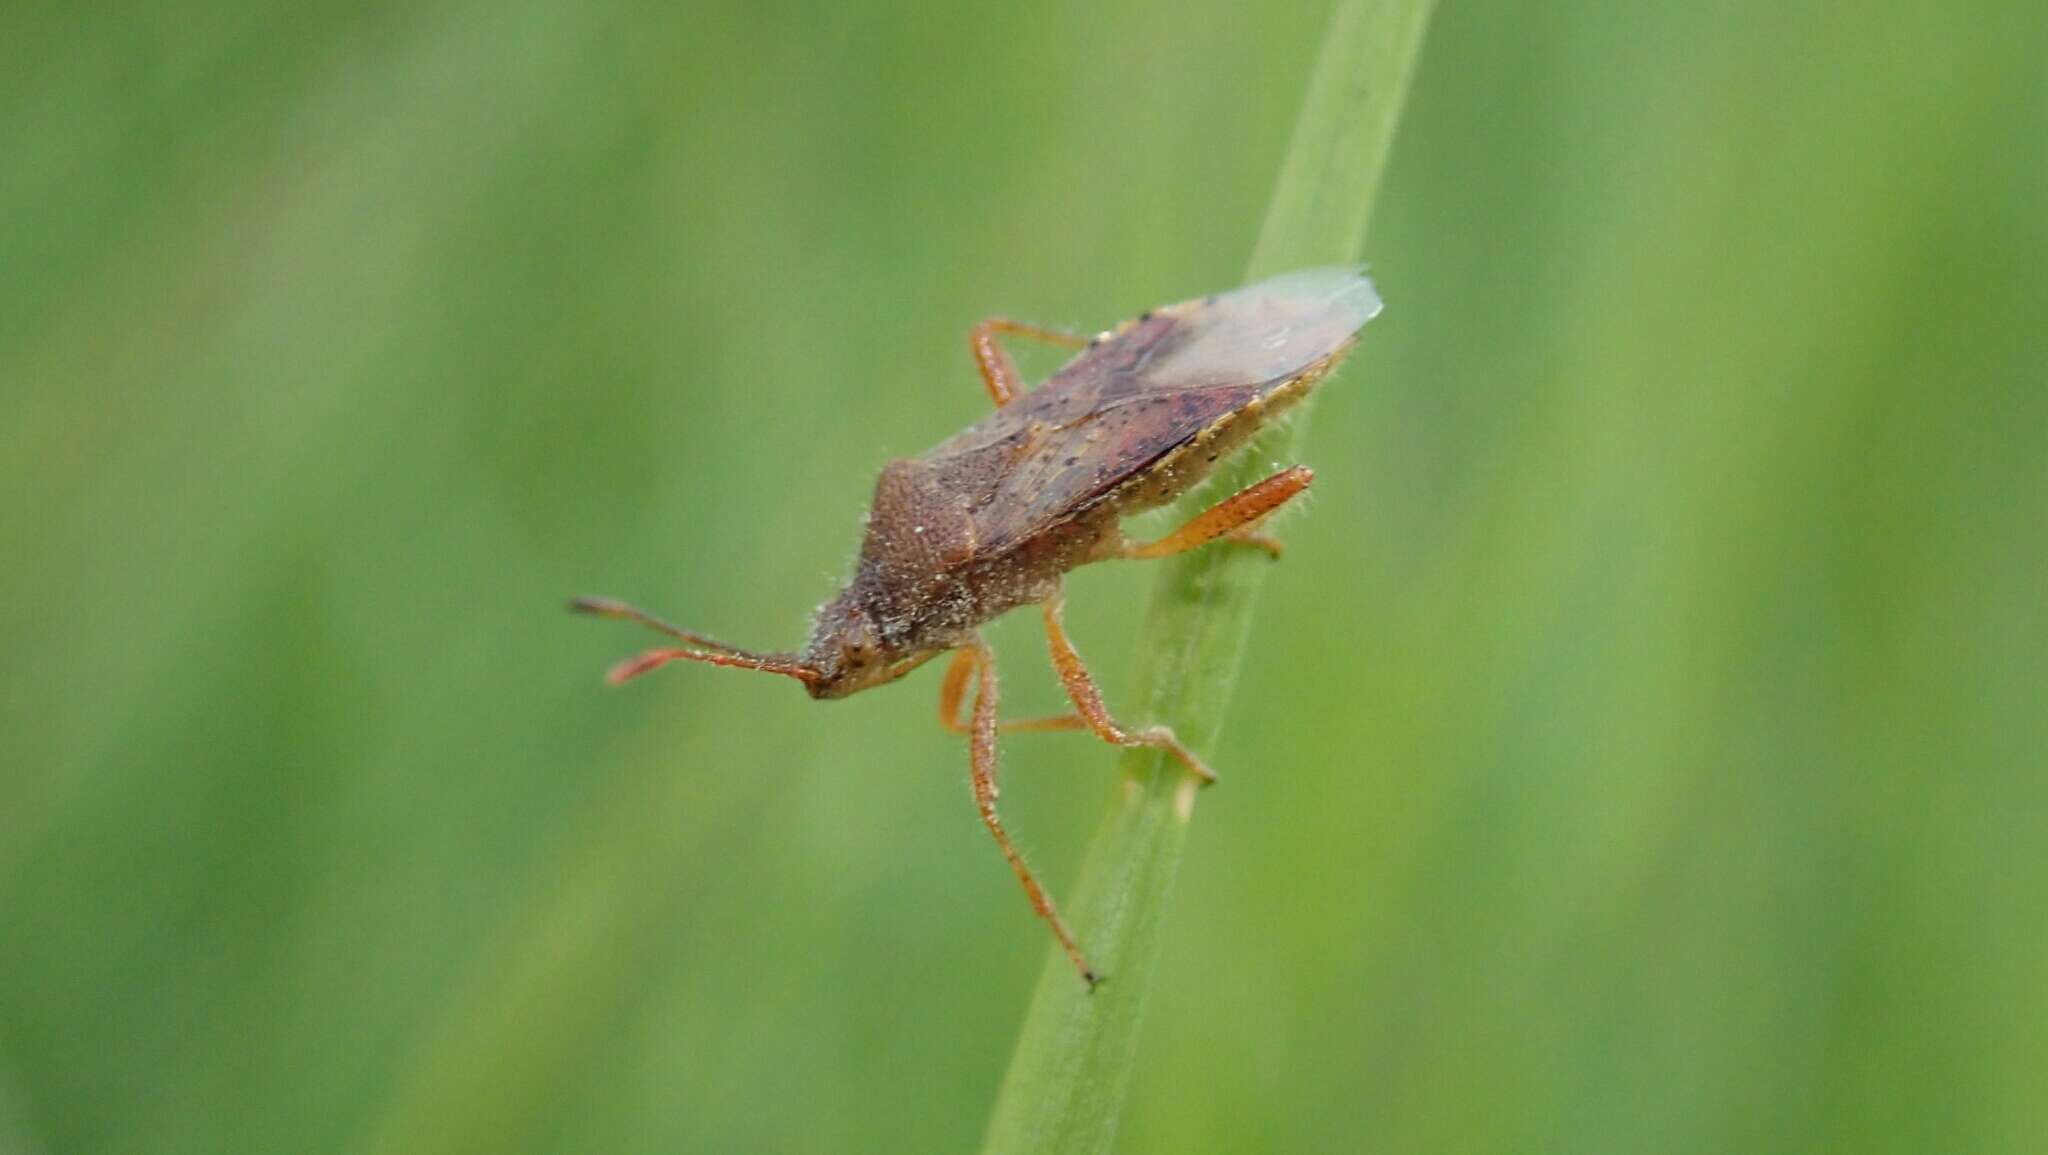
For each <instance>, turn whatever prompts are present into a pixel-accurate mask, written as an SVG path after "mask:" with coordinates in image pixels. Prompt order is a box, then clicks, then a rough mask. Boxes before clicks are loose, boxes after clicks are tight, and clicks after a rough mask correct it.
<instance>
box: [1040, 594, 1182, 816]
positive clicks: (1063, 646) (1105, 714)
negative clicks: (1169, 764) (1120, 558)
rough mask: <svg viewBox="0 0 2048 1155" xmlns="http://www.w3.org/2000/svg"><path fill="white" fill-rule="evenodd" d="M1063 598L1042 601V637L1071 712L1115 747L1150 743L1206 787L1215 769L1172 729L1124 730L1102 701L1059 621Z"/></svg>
mask: <svg viewBox="0 0 2048 1155" xmlns="http://www.w3.org/2000/svg"><path fill="white" fill-rule="evenodd" d="M1065 601H1066V597H1065V595H1064V594H1062V593H1059V592H1058V591H1055V592H1054V593H1053V595H1052V597H1050V598H1048V599H1046V603H1045V636H1046V639H1047V640H1048V641H1049V642H1050V643H1051V644H1052V664H1053V669H1055V670H1057V671H1059V675H1060V684H1061V685H1063V686H1065V687H1066V688H1067V697H1068V698H1070V699H1072V700H1073V703H1074V711H1075V713H1074V715H1071V716H1073V717H1078V718H1079V719H1080V721H1081V722H1082V723H1083V724H1084V725H1086V726H1087V727H1088V728H1089V729H1090V730H1093V731H1094V732H1095V736H1096V737H1098V738H1100V739H1102V740H1103V741H1105V742H1108V743H1110V744H1112V745H1116V746H1153V747H1157V748H1158V749H1161V750H1164V751H1166V752H1167V753H1169V754H1171V755H1173V756H1174V758H1176V759H1178V760H1179V762H1180V764H1181V765H1183V766H1185V767H1187V768H1188V772H1189V773H1191V774H1193V775H1194V776H1195V777H1197V778H1200V779H1201V780H1202V785H1204V786H1208V785H1211V784H1213V783H1214V782H1215V781H1216V772H1215V771H1214V770H1211V769H1209V767H1208V766H1207V765H1206V764H1204V763H1203V761H1202V760H1201V759H1200V758H1197V757H1195V755H1194V753H1193V752H1192V751H1190V750H1189V749H1188V748H1187V747H1186V746H1183V745H1181V743H1180V739H1178V738H1176V737H1174V736H1173V731H1172V730H1169V729H1167V728H1166V727H1164V726H1147V727H1145V728H1144V729H1142V730H1126V729H1125V728H1124V727H1123V726H1122V725H1120V724H1119V723H1118V722H1117V720H1116V719H1115V718H1112V717H1110V716H1109V710H1108V709H1107V708H1106V707H1104V706H1103V704H1102V691H1101V690H1098V689H1096V687H1095V679H1094V678H1092V677H1090V676H1089V674H1088V667H1087V666H1084V665H1082V664H1081V655H1080V653H1079V652H1078V651H1076V650H1075V649H1074V643H1073V642H1071V641H1069V640H1067V628H1066V626H1065V624H1064V623H1062V622H1061V620H1060V612H1061V610H1062V609H1063V608H1064V604H1065Z"/></svg>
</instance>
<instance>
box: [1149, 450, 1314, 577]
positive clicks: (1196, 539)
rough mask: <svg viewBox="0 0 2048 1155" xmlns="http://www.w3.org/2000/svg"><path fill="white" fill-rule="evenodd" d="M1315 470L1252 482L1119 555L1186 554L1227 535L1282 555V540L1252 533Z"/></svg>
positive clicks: (1297, 469) (1299, 468)
mask: <svg viewBox="0 0 2048 1155" xmlns="http://www.w3.org/2000/svg"><path fill="white" fill-rule="evenodd" d="M1315 476H1316V475H1315V472H1314V471H1313V470H1311V469H1309V468H1308V467H1307V466H1305V465H1297V466H1294V467H1293V468H1291V469H1283V470H1281V471H1280V472H1278V473H1276V474H1274V475H1273V476H1271V477H1268V478H1267V479H1265V480H1264V481H1261V482H1258V483H1256V484H1254V485H1248V486H1246V487H1244V488H1243V489H1240V490H1238V491H1237V492H1236V493H1233V494H1231V495H1230V496H1229V497H1226V498H1224V499H1223V500H1222V501H1219V502H1217V503H1216V504H1215V505H1212V506H1210V507H1209V508H1208V509H1206V510H1203V511H1202V512H1201V513H1198V514H1196V515H1195V516H1194V517H1192V518H1190V519H1188V523H1187V524H1186V525H1183V526H1181V527H1180V528H1179V529H1176V530H1174V531H1173V532H1172V533H1169V534H1167V535H1166V536H1165V537H1162V538H1159V539H1157V540H1154V541H1134V542H1129V543H1126V544H1125V545H1124V547H1123V549H1122V551H1121V552H1120V553H1119V554H1117V555H1116V556H1120V557H1128V558H1138V559H1151V558H1160V557H1169V556H1171V555H1173V554H1177V553H1186V552H1187V551H1188V550H1191V549H1195V548H1198V547H1200V546H1204V545H1207V544H1209V543H1210V542H1212V541H1215V540H1216V539H1218V538H1223V539H1225V540H1228V541H1236V542H1241V543H1243V544H1245V545H1253V546H1257V547H1259V548H1260V549H1263V550H1265V551H1266V552H1267V553H1270V554H1272V555H1273V556H1274V557H1279V556H1280V550H1281V546H1280V543H1279V542H1278V541H1275V540H1274V539H1272V538H1270V537H1266V536H1265V535H1263V534H1257V533H1253V532H1252V528H1253V527H1254V526H1256V525H1257V524H1258V523H1259V522H1260V521H1261V520H1263V519H1265V518H1266V517H1268V516H1271V514H1272V513H1273V511H1274V510H1277V509H1279V508H1280V507H1281V506H1282V505H1284V504H1286V503H1287V501H1288V500H1289V499H1290V498H1292V497H1294V495H1296V494H1298V493H1300V492H1302V491H1303V490H1305V489H1307V488H1308V485H1309V482H1311V481H1314V480H1315Z"/></svg>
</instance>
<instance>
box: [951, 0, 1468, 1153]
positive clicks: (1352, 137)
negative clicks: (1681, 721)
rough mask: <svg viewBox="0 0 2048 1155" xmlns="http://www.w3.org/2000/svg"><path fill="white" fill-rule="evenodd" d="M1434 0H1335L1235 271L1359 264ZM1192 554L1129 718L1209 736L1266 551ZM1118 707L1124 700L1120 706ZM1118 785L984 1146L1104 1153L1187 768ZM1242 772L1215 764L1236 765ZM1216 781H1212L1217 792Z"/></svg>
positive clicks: (1143, 661)
mask: <svg viewBox="0 0 2048 1155" xmlns="http://www.w3.org/2000/svg"><path fill="white" fill-rule="evenodd" d="M1431 4H1432V0H1341V2H1340V3H1339V4H1338V5H1337V7H1336V9H1335V11H1334V12H1333V13H1332V14H1331V18H1330V26H1329V31H1328V34H1327V36H1326V37H1325V39H1324V42H1323V48H1322V53H1321V56H1320V58H1319V59H1318V61H1317V63H1316V67H1315V71H1314V73H1313V74H1312V75H1311V77H1310V79H1309V84H1308V92H1307V96H1306V98H1305V100H1304V102H1303V105H1302V110H1301V116H1300V119H1299V120H1298V121H1297V122H1296V124H1295V129H1294V136H1293V139H1292V141H1291V142H1290V144H1289V146H1288V151H1287V157H1286V160H1285V161H1284V163H1283V164H1282V166H1281V170H1280V179H1279V183H1278V186H1277V187H1276V188H1275V190H1274V193H1273V200H1272V202H1271V204H1270V205H1269V206H1268V207H1267V211H1266V219H1265V223H1264V225H1263V226H1262V227H1261V229H1260V232H1259V240H1258V244H1257V247H1256V248H1255V249H1254V250H1253V252H1252V258H1251V262H1250V264H1249V266H1248V268H1247V270H1246V279H1247V280H1254V279H1257V278H1259V277H1264V276H1267V275H1270V274H1273V273H1278V272H1283V271H1285V270H1288V269H1292V268H1300V267H1306V266H1312V265H1328V264H1341V263H1346V262H1353V261H1356V260H1357V259H1358V255H1359V253H1360V251H1361V247H1362V245H1363V242H1364V239H1365V229H1366V224H1367V221H1368V219H1369V217H1370V215H1371V212H1372V203H1373V199H1374V195H1375V193H1376V191H1377V190H1378V187H1379V183H1380V174H1381V172H1382V171H1383V170H1384V168H1385V166H1386V159H1387V151H1388V147H1389V146H1390V145H1391V144H1392V142H1393V137H1394V128H1395V125H1396V123H1397V122H1398V121H1399V119H1400V115H1401V107H1402V104H1403V101H1404V99H1405V97H1406V95H1407V92H1408V83H1409V77H1410V75H1411V74H1412V72H1413V71H1414V65H1415V59H1416V56H1417V53H1418V51H1419V49H1420V47H1421V44H1422V33H1423V28H1424V26H1425V25H1426V24H1427V23H1428V19H1429V11H1430V7H1431ZM1306 409H1307V406H1306V405H1303V406H1301V408H1300V409H1298V410H1297V412H1296V416H1295V417H1294V418H1293V420H1292V421H1290V422H1288V423H1285V424H1283V425H1280V426H1276V427H1274V428H1271V429H1268V430H1266V431H1264V433H1262V434H1261V436H1260V437H1259V438H1258V439H1257V440H1256V441H1255V442H1254V443H1253V444H1252V445H1251V446H1250V447H1249V448H1248V449H1247V450H1246V451H1245V452H1244V453H1242V454H1239V455H1238V456H1237V457H1236V459H1235V460H1234V461H1233V462H1231V463H1230V464H1229V465H1228V466H1227V467H1226V468H1224V469H1223V470H1221V471H1219V474H1218V476H1216V477H1215V478H1213V479H1212V480H1211V482H1210V483H1209V484H1208V485H1206V486H1204V487H1202V489H1201V490H1200V491H1198V492H1196V493H1194V494H1190V495H1189V496H1188V497H1187V498H1186V499H1185V500H1184V502H1183V510H1184V511H1185V512H1187V513H1189V514H1192V513H1193V512H1195V511H1196V510H1198V509H1200V508H1202V507H1203V506H1205V505H1207V504H1209V503H1211V502H1213V501H1214V500H1215V499H1216V498H1217V496H1218V495H1219V494H1222V493H1227V492H1230V491H1233V490H1236V489H1238V488H1242V487H1243V486H1245V485H1248V484H1250V483H1252V482H1253V481H1256V480H1257V479H1258V478H1259V477H1262V476H1264V475H1265V474H1266V473H1267V472H1270V470H1271V466H1272V463H1273V462H1275V461H1281V462H1286V461H1291V460H1293V458H1294V452H1295V447H1296V446H1297V445H1298V444H1299V442H1300V440H1301V438H1302V435H1303V431H1304V428H1305V426H1306V417H1307V414H1306V412H1305V410H1306ZM1253 553H1254V551H1251V550H1228V549H1206V550H1197V551H1195V552H1193V553H1190V554H1185V555H1182V556H1181V557H1178V558H1173V559H1169V560H1167V561H1165V562H1162V563H1161V573H1160V574H1159V579H1158V584H1157V586H1156V587H1155V589H1154V591H1153V595H1152V601H1151V605H1150V607H1149V609H1148V610H1147V613H1146V617H1145V622H1144V625H1143V627H1142V629H1141V631H1140V641H1139V665H1138V684H1139V687H1140V692H1139V694H1138V695H1137V696H1136V697H1135V698H1133V699H1131V701H1132V702H1133V703H1134V704H1140V703H1141V704H1142V710H1141V711H1133V712H1135V713H1139V714H1140V717H1139V718H1137V719H1133V720H1134V721H1137V720H1142V721H1147V722H1150V721H1163V722H1166V723H1168V724H1170V725H1172V726H1173V727H1174V728H1175V729H1176V730H1177V731H1178V732H1179V734H1180V736H1181V737H1182V738H1183V739H1184V740H1185V741H1187V743H1188V744H1189V745H1190V746H1192V747H1193V748H1195V749H1197V750H1208V749H1213V748H1214V746H1215V743H1216V739H1217V737H1218V735H1219V734H1220V733H1221V731H1222V724H1223V715H1224V710H1225V707H1226V706H1227V705H1228V704H1229V701H1230V695H1231V690H1232V688H1233V686H1234V683H1235V681H1236V676H1237V668H1238V665H1239V661H1240V659H1241V657H1242V655H1243V653H1244V648H1245V641H1246V638H1247V636H1248V634H1249V631H1250V628H1251V615H1252V608H1253V604H1254V602H1255V600H1256V597H1257V594H1258V590H1259V586H1260V584H1261V582H1262V580H1263V578H1264V575H1265V572H1266V567H1267V564H1268V562H1267V561H1266V560H1265V559H1263V558H1260V557H1254V556H1250V555H1252V554H1253ZM1126 708H1127V709H1128V708H1129V707H1126ZM1122 765H1123V769H1124V773H1125V780H1124V786H1123V791H1122V793H1121V794H1120V795H1119V796H1118V798H1117V799H1116V801H1115V802H1114V803H1113V804H1112V805H1111V807H1110V809H1109V813H1108V814H1107V815H1106V816H1105V818H1104V819H1103V823H1102V826H1101V828H1100V829H1099V830H1098V831H1097V832H1096V835H1095V838H1094V841H1093V842H1092V843H1091V845H1090V847H1089V851H1088V855H1087V861H1086V864H1085V865H1084V866H1083V867H1082V872H1081V878H1080V882H1079V884H1078V886H1077V887H1076V891H1075V895H1074V899H1073V901H1072V902H1071V903H1070V904H1069V907H1068V918H1069V920H1070V924H1071V925H1072V926H1073V927H1074V930H1075V933H1076V934H1077V935H1078V936H1079V938H1080V940H1081V942H1082V944H1083V947H1084V949H1086V950H1087V951H1088V954H1089V956H1090V959H1091V961H1092V962H1093V963H1094V965H1095V967H1096V969H1097V970H1098V971H1099V972H1100V973H1102V974H1103V975H1105V976H1107V981H1106V982H1105V983H1104V984H1103V985H1102V987H1101V988H1100V989H1099V990H1098V991H1097V992H1095V993H1094V994H1092V995H1091V994H1090V993H1089V992H1088V990H1087V988H1086V987H1085V986H1083V985H1082V983H1081V982H1080V981H1079V980H1078V979H1076V978H1075V976H1074V971H1073V967H1072V966H1071V965H1069V964H1068V962H1067V960H1066V957H1065V956H1064V955H1062V954H1061V953H1060V952H1058V951H1054V952H1052V955H1051V957H1050V958H1049V960H1048V962H1047V964H1046V967H1045V970H1044V972H1043V973H1042V974H1041V975H1040V976H1039V981H1038V986H1037V989H1036V991H1035V992H1034V994H1033V996H1032V1000H1031V1006H1030V1009H1029V1010H1028V1011H1027V1012H1026V1014H1025V1018H1024V1026H1023V1030H1022V1032H1021V1033H1020V1035H1019V1036H1018V1039H1017V1047H1016V1051H1015V1052H1014V1054H1013V1055H1012V1056H1011V1060H1010V1069H1009V1073H1008V1074H1007V1075H1006V1076H1005V1077H1004V1079H1003V1085H1002V1090H1001V1092H1000V1094H999V1095H998V1097H997V1100H996V1104H995V1110H994V1112H993V1114H992V1115H991V1117H990V1120H989V1127H988V1135H987V1138H986V1140H985V1143H984V1147H983V1150H984V1151H985V1152H987V1153H989V1155H998V1153H1002V1155H1008V1153H1013V1152H1060V1153H1062V1155H1068V1153H1074V1152H1106V1151H1108V1150H1109V1148H1110V1145H1111V1143H1112V1142H1113V1141H1114V1140H1115V1137H1116V1125H1117V1118H1118V1115H1119V1113H1120V1112H1121V1110H1122V1107H1123V1101H1124V1096H1125V1094H1126V1092H1127V1091H1128V1090H1129V1087H1130V1079H1131V1072H1132V1071H1133V1069H1134V1068H1135V1067H1136V1064H1137V1054H1138V1029H1139V1024H1140V1021H1141V1019H1142V1017H1143V1013H1144V1008H1145V998H1146V994H1147V992H1148V991H1149V989H1150V987H1151V985H1152V977H1153V971H1154V969H1155V967H1156V965H1157V963H1158V959H1159V951H1160V945H1161V941H1162V937H1163V936H1162V932H1163V930H1164V927H1165V922H1166V908H1167V903H1168V900H1169V899H1170V897H1171V892H1172V890H1173V880H1174V876H1175V874H1176V873H1177V872H1178V870H1179V867H1180V858H1181V852H1182V849H1183V847H1184V845H1185V843H1186V838H1187V830H1188V821H1189V818H1190V817H1191V815H1192V814H1193V812H1194V799H1195V794H1196V788H1195V783H1194V780H1193V779H1192V778H1190V777H1188V776H1187V775H1185V774H1184V773H1182V772H1181V771H1180V770H1179V768H1178V767H1177V766H1176V765H1173V764H1171V763H1168V762H1167V761H1166V760H1165V759H1164V757H1162V756H1161V755H1160V753H1159V752H1158V751H1154V750H1149V749H1138V750H1131V751H1126V752H1124V753H1123V754H1122ZM1249 769H1250V768H1248V767H1241V766H1240V767H1228V768H1226V770H1227V771H1228V772H1233V773H1246V772H1248V771H1249ZM1226 789H1227V787H1226Z"/></svg>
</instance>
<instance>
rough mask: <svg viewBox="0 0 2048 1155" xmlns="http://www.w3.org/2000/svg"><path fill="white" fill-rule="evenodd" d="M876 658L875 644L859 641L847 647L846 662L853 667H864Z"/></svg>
mask: <svg viewBox="0 0 2048 1155" xmlns="http://www.w3.org/2000/svg"><path fill="white" fill-rule="evenodd" d="M874 660H875V644H874V643H873V642H869V641H859V642H855V643H853V644H852V645H850V646H848V647H846V664H847V665H848V666H849V667H851V668H853V669H856V670H858V669H862V668H863V667H865V666H866V665H867V664H868V663H870V662H872V661H874Z"/></svg>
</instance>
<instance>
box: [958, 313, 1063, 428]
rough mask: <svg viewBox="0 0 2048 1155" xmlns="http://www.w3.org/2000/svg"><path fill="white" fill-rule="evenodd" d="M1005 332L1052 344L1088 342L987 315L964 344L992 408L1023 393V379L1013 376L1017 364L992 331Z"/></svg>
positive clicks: (1057, 331)
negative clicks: (985, 387)
mask: <svg viewBox="0 0 2048 1155" xmlns="http://www.w3.org/2000/svg"><path fill="white" fill-rule="evenodd" d="M998 333H1009V334H1011V335H1013V336H1017V337H1034V338H1036V339H1038V340H1040V341H1044V342H1046V343H1048V344H1052V345H1065V346H1067V347H1068V348H1071V349H1079V348H1080V347H1081V346H1083V345H1086V344H1087V343H1088V338H1086V337H1077V336H1075V335H1074V334H1072V333H1062V332H1060V331H1059V330H1058V329H1041V328H1039V327H1038V326H1036V325H1026V324H1024V323H1022V322H1020V321H1011V320H1006V319H1004V318H1002V317H990V318H989V319H988V320H986V321H983V322H982V323H981V324H979V325H976V326H975V327H974V329H973V331H972V332H970V333H969V334H968V335H967V344H968V346H969V347H970V348H972V349H973V350H974V363H975V364H977V365H979V366H981V379H982V382H983V383H984V384H986V385H987V386H988V395H989V396H990V397H993V398H995V402H996V408H998V409H1001V408H1002V407H1003V406H1005V405H1008V404H1009V403H1010V399H1011V398H1013V397H1016V396H1017V395H1018V394H1020V393H1022V392H1024V382H1023V381H1022V380H1021V379H1019V378H1018V376H1017V366H1016V363H1015V362H1012V361H1011V360H1010V355H1009V354H1008V353H1005V352H1003V347H1002V346H1001V345H998V344H996V334H998Z"/></svg>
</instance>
